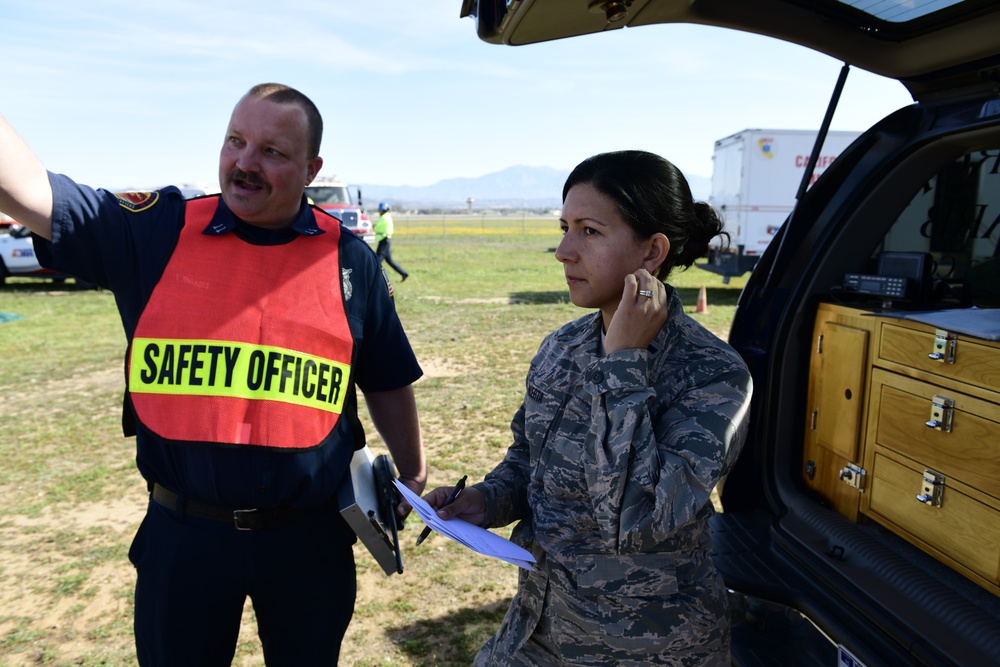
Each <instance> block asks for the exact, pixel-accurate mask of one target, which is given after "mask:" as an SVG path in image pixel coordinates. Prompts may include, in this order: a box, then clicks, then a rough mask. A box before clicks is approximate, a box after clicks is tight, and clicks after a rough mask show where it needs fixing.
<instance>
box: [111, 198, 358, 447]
mask: <svg viewBox="0 0 1000 667" xmlns="http://www.w3.org/2000/svg"><path fill="white" fill-rule="evenodd" d="M218 200H219V198H218V197H206V198H199V199H195V200H191V201H189V202H187V204H186V213H185V218H184V227H183V228H182V229H181V233H180V237H179V239H178V241H177V247H176V249H175V250H174V252H173V254H172V255H171V257H170V260H169V261H168V263H167V266H166V268H165V269H164V272H163V276H162V277H161V278H160V281H159V283H157V285H156V287H155V288H154V289H153V293H152V294H151V295H150V298H149V302H148V303H147V304H146V306H145V307H144V309H143V311H142V314H141V315H140V317H139V321H138V324H137V325H136V330H135V334H134V335H133V338H132V341H131V344H130V351H129V355H128V370H127V375H128V390H129V394H130V396H131V400H132V405H133V406H134V408H135V413H136V416H137V417H138V419H139V421H140V422H141V423H142V424H143V425H144V426H146V427H147V428H149V429H151V430H152V431H153V432H154V433H156V434H157V435H159V436H161V437H163V438H166V439H168V440H181V441H193V442H209V443H222V444H235V445H259V446H265V447H279V448H307V447H315V446H317V445H320V444H322V442H323V441H324V439H325V438H326V437H327V436H328V435H329V434H330V433H332V432H333V429H334V427H335V426H336V425H337V421H338V420H339V418H340V413H341V411H342V409H343V407H344V402H345V399H346V398H347V394H348V389H349V382H350V378H351V358H352V354H353V351H354V339H353V337H352V336H351V331H350V327H349V325H348V322H347V314H346V312H345V310H344V300H343V290H342V288H341V269H340V261H339V258H340V254H339V252H338V250H339V243H340V225H339V224H327V223H326V221H325V220H323V219H321V218H319V217H317V224H318V225H319V226H320V228H321V229H323V230H324V231H325V232H326V233H324V234H317V235H315V236H300V237H298V238H296V239H294V240H293V241H291V242H289V243H285V244H282V245H272V246H257V245H252V244H250V243H246V242H244V241H242V240H240V239H239V238H238V237H237V236H236V234H234V233H232V232H230V233H226V234H221V235H218V236H212V235H206V234H203V233H202V231H203V230H204V229H205V227H206V226H207V225H208V224H209V222H210V221H211V219H212V215H213V214H214V213H215V210H216V208H217V206H218ZM333 222H336V221H335V220H333Z"/></svg>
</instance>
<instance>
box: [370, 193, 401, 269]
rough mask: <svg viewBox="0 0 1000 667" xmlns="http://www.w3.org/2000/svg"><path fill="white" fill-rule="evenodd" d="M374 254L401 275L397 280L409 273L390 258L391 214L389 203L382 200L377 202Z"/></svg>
mask: <svg viewBox="0 0 1000 667" xmlns="http://www.w3.org/2000/svg"><path fill="white" fill-rule="evenodd" d="M372 231H374V232H375V242H376V243H377V244H378V245H376V246H375V254H376V255H378V258H379V259H380V260H382V261H383V262H385V263H386V264H388V265H389V266H391V267H392V268H393V270H394V271H395V272H396V273H398V274H399V275H400V276H401V277H400V279H399V282H403V281H405V280H406V279H407V278H409V277H410V274H409V273H407V271H406V270H405V269H404V268H403V267H401V266H400V265H399V264H396V262H394V261H393V260H392V214H391V213H390V212H389V204H387V203H386V202H384V201H381V202H379V203H378V220H376V221H375V227H374V229H373V230H372Z"/></svg>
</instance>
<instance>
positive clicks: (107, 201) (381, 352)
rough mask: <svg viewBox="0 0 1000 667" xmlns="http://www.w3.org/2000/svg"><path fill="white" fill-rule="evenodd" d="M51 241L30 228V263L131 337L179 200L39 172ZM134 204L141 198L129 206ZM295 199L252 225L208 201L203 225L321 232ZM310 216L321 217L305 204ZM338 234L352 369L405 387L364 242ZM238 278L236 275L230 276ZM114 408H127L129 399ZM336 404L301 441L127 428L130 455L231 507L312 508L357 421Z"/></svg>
mask: <svg viewBox="0 0 1000 667" xmlns="http://www.w3.org/2000/svg"><path fill="white" fill-rule="evenodd" d="M49 180H50V182H51V183H52V193H53V211H52V241H45V240H44V239H41V238H39V237H35V249H36V252H37V254H38V259H39V262H40V263H41V264H42V266H45V267H49V268H52V269H56V270H58V271H61V272H65V273H69V274H72V275H74V276H77V277H79V278H80V279H82V280H86V281H88V282H91V283H93V284H95V285H98V286H100V287H103V288H106V289H109V290H111V291H112V292H113V293H114V295H115V301H116V303H117V305H118V311H119V313H120V315H121V320H122V325H123V326H124V328H125V335H126V336H127V338H128V340H131V339H132V335H133V333H134V332H135V327H136V323H137V322H138V320H139V315H140V313H141V312H142V309H143V308H144V307H145V305H146V302H147V301H148V299H149V296H150V294H151V293H152V291H153V288H154V287H155V286H156V283H157V281H159V279H160V276H161V275H162V273H163V270H164V268H165V267H166V265H167V261H168V260H169V259H170V255H171V254H172V253H173V251H174V248H175V246H176V245H177V239H178V236H179V234H180V230H181V228H182V227H183V225H184V211H185V200H184V197H183V196H182V195H181V193H180V191H179V190H178V189H176V188H173V187H169V188H165V189H163V190H160V191H159V192H158V193H156V196H157V197H158V199H157V201H156V202H155V203H154V204H153V205H152V206H150V207H148V208H145V209H143V210H139V211H134V210H129V209H128V208H127V207H125V206H123V205H122V203H121V202H120V201H119V199H118V197H117V196H116V195H115V194H114V193H111V192H109V191H107V190H94V189H92V188H89V187H87V186H84V185H78V184H77V183H75V182H73V181H72V180H71V179H69V178H68V177H66V176H62V175H59V174H52V173H50V174H49ZM140 208H141V207H140ZM312 210H313V209H310V208H309V207H308V206H306V205H305V197H304V196H303V207H302V210H301V211H300V213H299V217H298V218H297V219H296V221H295V222H294V223H293V224H292V225H291V226H290V227H287V228H284V229H277V230H271V229H264V228H261V227H255V226H253V225H249V224H246V223H244V222H242V221H240V220H239V219H237V218H236V217H235V216H234V215H233V214H232V213H231V212H230V211H229V209H228V208H227V207H226V205H225V203H224V202H222V200H221V198H220V199H219V209H218V210H217V211H216V214H215V216H214V217H213V219H212V221H211V223H210V224H209V226H208V227H207V228H206V229H205V232H204V233H206V234H227V233H232V234H236V235H237V236H238V237H239V238H240V239H242V240H244V241H246V242H247V243H253V244H255V245H277V244H281V243H286V242H288V241H291V240H293V239H294V238H297V237H298V236H300V235H302V236H312V235H315V234H322V233H324V232H323V231H322V230H320V229H319V228H318V227H317V226H316V223H315V219H314V218H313V215H312V213H311V211H312ZM315 215H324V213H323V212H321V211H316V212H315ZM342 231H343V233H342V234H341V239H340V257H341V265H342V267H343V268H344V269H349V270H350V274H349V280H350V283H351V298H350V299H345V308H346V310H347V319H348V322H349V323H350V327H351V332H352V334H353V335H354V339H355V358H354V366H353V369H352V373H353V376H354V380H355V382H356V383H357V386H358V387H360V388H361V389H362V390H363V391H389V390H393V389H399V388H401V387H405V386H407V385H409V384H412V383H413V382H414V381H416V380H417V379H418V378H419V377H420V375H421V370H420V367H419V365H418V364H417V360H416V357H415V356H414V354H413V350H412V349H411V347H410V344H409V341H408V340H407V338H406V335H405V334H404V332H403V327H402V325H401V324H400V322H399V318H398V316H397V315H396V309H395V305H394V303H393V300H392V296H391V295H390V294H389V290H388V288H387V285H386V279H385V277H384V275H383V273H382V267H381V265H380V263H379V261H378V258H377V257H376V255H375V253H374V252H373V251H372V250H371V248H369V247H368V245H367V244H366V243H365V242H364V241H362V240H361V239H359V238H357V237H356V236H355V235H354V234H352V233H351V232H349V231H347V230H342ZM234 280H239V276H234ZM126 410H131V407H130V406H127V407H126ZM355 410H356V405H350V406H348V405H346V404H345V407H344V414H343V415H342V416H341V419H340V420H339V422H338V423H337V427H336V431H335V432H334V435H333V437H332V438H331V439H329V441H328V442H327V444H325V445H324V446H322V447H317V448H314V449H310V450H305V451H301V450H295V451H284V450H277V449H273V448H265V447H246V446H233V447H221V446H218V445H207V444H205V445H200V444H170V443H167V442H165V441H164V440H163V439H162V438H160V437H158V436H157V435H156V434H154V433H152V432H151V431H149V430H148V429H145V428H143V427H142V426H141V425H138V432H137V434H136V464H137V466H138V468H139V471H140V473H142V475H143V477H144V478H145V479H146V480H148V481H150V482H159V483H160V484H162V485H163V486H165V487H167V488H169V489H171V490H173V491H175V492H177V493H180V494H182V495H184V496H187V497H189V498H192V499H195V500H199V501H201V502H204V503H209V504H212V505H218V506H220V507H232V508H260V509H272V508H276V507H288V506H291V507H298V508H301V509H315V508H319V507H322V506H324V505H325V504H326V503H327V502H328V501H330V500H331V499H332V498H333V497H334V495H335V492H336V490H337V487H338V485H339V483H340V481H341V479H342V478H343V476H344V474H345V473H346V471H347V466H348V463H349V462H350V459H351V456H352V454H353V451H354V442H355V438H356V437H357V436H358V435H359V434H358V433H357V429H358V428H360V424H359V423H358V422H357V420H356V419H353V418H351V416H352V415H351V414H350V413H351V411H355Z"/></svg>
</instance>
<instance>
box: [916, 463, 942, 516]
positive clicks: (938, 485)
mask: <svg viewBox="0 0 1000 667" xmlns="http://www.w3.org/2000/svg"><path fill="white" fill-rule="evenodd" d="M943 497H944V475H942V474H941V473H939V472H934V471H933V470H931V469H930V468H926V469H924V481H923V485H922V486H921V487H920V493H919V494H917V500H919V501H920V502H922V503H924V504H925V505H931V506H932V507H941V501H942V500H943Z"/></svg>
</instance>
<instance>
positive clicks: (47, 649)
mask: <svg viewBox="0 0 1000 667" xmlns="http://www.w3.org/2000/svg"><path fill="white" fill-rule="evenodd" d="M396 225H397V234H396V236H395V237H394V242H393V255H394V257H395V259H396V260H397V261H398V262H399V263H400V264H401V265H403V266H404V267H405V268H406V269H407V270H408V271H409V272H410V275H411V277H410V278H409V279H408V280H407V281H406V282H405V283H397V284H395V285H394V287H395V293H396V304H397V308H398V310H399V314H400V318H401V319H402V321H403V325H404V327H405V328H406V330H407V333H408V334H409V336H410V339H411V342H412V344H413V347H414V349H415V351H416V353H417V356H418V358H419V359H420V362H421V365H422V366H423V368H424V371H425V376H424V377H423V378H422V379H421V380H420V381H419V382H418V384H417V386H416V391H417V402H418V407H419V409H420V414H421V424H422V428H423V433H424V441H425V444H426V448H427V457H428V462H429V473H430V486H431V487H433V486H438V485H443V484H452V483H454V481H455V479H456V478H458V477H460V476H461V475H462V474H468V475H469V478H470V482H475V481H478V480H480V479H481V478H482V476H483V475H484V474H485V473H486V472H488V471H489V470H490V469H491V468H492V467H493V466H494V465H495V464H496V463H497V462H498V461H499V460H500V459H501V458H502V456H503V453H504V451H505V449H506V447H507V443H508V423H509V420H510V418H511V416H512V415H513V414H514V411H515V410H516V409H517V407H518V405H519V403H520V401H521V394H522V391H523V382H524V375H525V373H526V371H527V367H528V363H529V361H530V359H531V357H532V355H533V354H534V352H535V349H536V348H537V346H538V344H539V343H540V342H541V339H542V338H543V336H544V335H545V334H547V333H548V332H550V331H552V330H553V329H555V328H557V327H558V326H560V325H561V324H563V323H565V322H566V321H568V320H570V319H572V318H575V317H578V316H580V315H582V314H583V313H584V311H582V310H580V309H578V308H575V307H574V306H572V304H570V303H569V298H568V293H567V290H566V285H565V283H564V281H563V278H562V269H561V267H560V265H559V263H558V262H557V261H556V260H555V259H554V257H553V251H554V248H555V246H556V244H557V243H558V241H559V238H560V236H559V230H558V224H557V222H556V221H555V219H554V218H552V219H545V220H540V219H532V218H527V217H524V216H520V215H517V216H508V217H506V218H502V219H497V218H488V217H483V216H465V217H460V218H454V217H453V218H434V217H426V218H416V217H413V218H408V217H405V216H397V217H396ZM392 277H395V276H392ZM671 282H672V283H673V284H674V285H675V286H677V288H678V289H679V290H680V293H681V295H682V298H683V300H684V303H685V309H686V310H688V311H693V310H694V307H695V302H696V299H697V295H698V292H699V289H700V288H701V287H703V286H704V287H705V288H706V292H707V295H708V312H707V313H699V314H696V315H695V317H696V318H697V319H699V320H700V321H702V322H703V323H704V324H705V325H706V326H707V327H708V328H709V329H711V330H713V331H715V332H716V333H718V334H720V335H722V336H723V337H724V336H725V335H726V333H727V331H728V327H729V322H730V321H731V319H732V316H733V313H734V311H735V306H736V301H737V298H738V295H739V291H740V289H741V288H742V285H743V282H744V281H743V280H742V279H739V280H733V281H732V282H731V284H729V285H725V284H723V282H722V279H721V278H719V277H718V276H716V275H714V274H711V273H708V272H706V271H703V270H701V269H698V268H692V269H690V270H688V271H685V272H678V273H676V274H675V275H674V276H673V279H672V280H671ZM0 313H6V314H12V315H16V316H18V317H19V319H8V318H6V317H4V318H0V322H3V323H2V324H0V401H2V405H3V407H2V409H0V666H3V667H13V666H15V665H17V666H21V665H39V664H44V665H57V666H63V665H67V666H68V665H84V666H96V665H102V666H118V665H122V666H124V665H132V664H134V663H135V658H134V652H133V648H132V635H131V611H132V608H131V596H132V586H133V584H134V573H133V569H132V567H131V565H130V564H129V562H128V559H127V552H128V546H129V544H130V542H131V539H132V535H133V533H134V531H135V528H136V526H137V525H138V522H139V521H140V519H141V517H142V514H143V511H144V507H145V503H146V496H145V485H144V483H143V481H142V480H141V478H140V476H139V474H138V472H136V470H135V465H134V443H133V442H132V441H131V440H129V439H125V438H123V437H122V436H121V434H120V426H119V418H120V410H121V393H122V387H123V383H122V354H123V350H124V344H125V341H124V336H123V334H122V333H121V325H120V323H119V321H118V316H117V311H116V310H115V305H114V299H113V297H112V296H111V295H110V294H109V293H107V292H100V291H84V290H78V289H76V288H75V287H74V286H73V284H72V282H70V283H67V284H65V285H56V284H53V283H51V282H48V281H29V280H24V279H9V280H8V281H7V285H6V286H4V287H0ZM4 320H6V321H4ZM363 416H365V417H367V415H363ZM365 423H366V426H367V427H368V431H369V433H370V437H369V443H370V445H371V446H372V449H373V450H374V451H375V453H381V452H382V451H384V447H383V446H382V444H381V442H380V440H379V439H378V436H377V434H375V432H374V429H372V428H371V427H370V423H369V422H368V421H367V420H365ZM407 525H408V527H407V529H406V530H405V531H404V533H403V536H402V540H403V543H404V545H412V541H413V540H414V539H415V538H416V535H417V533H418V532H419V529H420V527H422V524H421V523H420V521H419V519H417V518H415V517H412V518H411V519H410V520H409V521H408V524H407ZM501 532H503V531H501ZM504 534H505V533H504ZM356 555H357V561H358V583H359V598H358V603H357V606H356V610H355V616H354V620H353V622H352V625H351V628H350V630H349V631H348V636H347V638H346V640H345V643H344V648H343V656H342V664H344V665H357V666H360V667H376V666H382V667H388V666H394V665H399V666H403V665H412V666H416V665H421V666H430V665H443V666H448V665H468V664H469V663H470V661H471V658H472V656H473V655H474V654H475V651H476V650H477V649H478V647H479V646H480V645H481V644H482V642H483V641H485V639H486V638H487V637H489V635H490V634H492V632H493V631H494V630H495V629H496V627H497V626H498V624H499V622H500V619H501V618H502V616H503V613H504V611H505V610H506V606H507V603H508V602H509V600H510V596H511V595H512V593H513V591H514V588H515V583H516V574H517V573H516V568H514V567H513V566H511V565H507V564H504V563H501V562H499V561H496V560H493V559H489V558H486V557H482V556H479V555H478V554H475V553H473V552H470V551H468V550H466V549H465V548H464V547H461V546H459V545H457V544H455V543H453V542H451V541H449V540H447V539H446V538H444V537H441V536H440V535H434V536H432V537H431V538H429V539H428V540H427V542H425V543H424V544H423V545H421V547H419V548H415V547H412V546H407V547H406V548H405V550H404V566H405V572H404V574H403V575H394V576H393V577H386V576H385V575H384V574H382V571H381V569H380V568H379V567H378V565H377V564H375V563H374V561H373V560H372V559H371V558H370V557H368V554H367V552H365V551H364V550H363V548H362V547H356ZM234 664H236V665H262V664H263V660H262V658H261V653H260V650H259V645H258V643H257V640H256V636H255V630H254V621H253V614H252V611H251V610H249V608H248V610H247V612H246V614H245V617H244V624H243V630H242V632H241V641H240V646H239V648H238V651H237V658H236V660H235V661H234Z"/></svg>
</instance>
